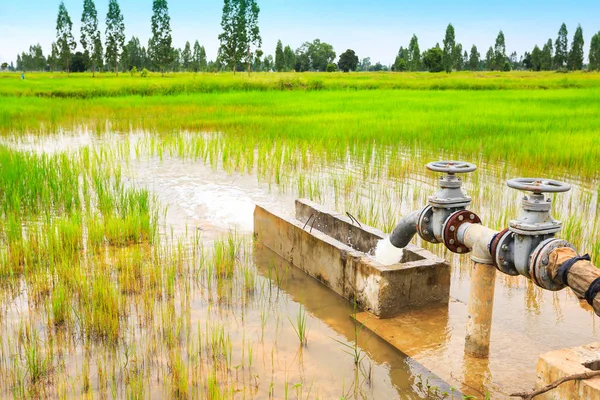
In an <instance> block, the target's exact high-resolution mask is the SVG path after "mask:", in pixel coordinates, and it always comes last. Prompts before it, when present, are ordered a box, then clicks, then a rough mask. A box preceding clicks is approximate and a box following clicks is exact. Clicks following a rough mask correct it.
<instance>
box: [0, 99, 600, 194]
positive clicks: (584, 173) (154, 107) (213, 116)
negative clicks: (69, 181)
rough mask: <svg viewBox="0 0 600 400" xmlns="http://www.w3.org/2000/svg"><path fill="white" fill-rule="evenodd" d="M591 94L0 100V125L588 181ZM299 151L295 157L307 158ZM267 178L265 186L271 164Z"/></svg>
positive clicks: (597, 147)
mask: <svg viewBox="0 0 600 400" xmlns="http://www.w3.org/2000/svg"><path fill="white" fill-rule="evenodd" d="M599 98H600V89H565V90H547V91H525V90H504V91H460V90H459V91H457V90H447V91H443V92H437V91H409V90H373V91H359V92H348V91H329V92H308V93H307V92H294V91H292V92H267V93H262V92H250V93H245V92H244V93H219V94H193V95H176V96H155V97H140V96H130V97H119V98H97V99H90V100H80V99H42V98H20V99H16V98H10V97H4V98H2V97H0V131H1V132H3V133H4V134H8V133H12V134H17V133H18V132H22V133H31V132H39V133H43V132H56V131H59V130H61V129H66V130H71V129H72V130H76V129H79V127H80V126H82V125H85V126H87V127H88V128H89V129H91V130H92V131H97V132H105V131H110V132H129V131H130V130H131V129H143V130H147V131H150V132H158V133H161V134H162V135H163V136H164V135H165V134H167V133H172V132H179V131H181V130H185V131H191V132H221V133H223V136H222V137H221V138H220V139H219V141H220V143H218V144H217V146H218V147H219V148H220V149H223V151H224V154H223V155H222V159H219V160H212V161H211V162H215V163H216V162H219V163H220V162H225V163H233V162H236V160H237V159H238V158H236V157H239V154H240V152H246V153H248V151H249V150H252V155H250V154H247V156H246V160H239V161H240V162H246V163H247V165H248V167H250V165H252V163H254V162H255V160H253V159H251V157H253V155H254V151H253V150H254V149H257V151H258V152H257V155H258V157H261V156H263V155H264V154H266V153H269V154H271V155H272V150H273V148H274V147H276V148H277V149H278V151H284V153H282V154H281V155H280V156H281V157H285V156H286V153H285V149H288V150H289V149H298V150H300V151H301V152H305V153H306V151H309V152H310V154H311V156H312V157H314V158H327V159H335V160H339V159H342V158H344V157H345V156H346V155H347V154H348V153H349V154H350V155H351V156H353V157H355V158H357V159H361V160H363V161H365V162H369V163H378V162H381V161H382V159H383V158H385V157H387V155H386V154H387V153H388V152H392V154H393V153H396V152H398V151H406V150H411V149H416V150H418V151H419V152H423V151H425V152H429V153H431V154H438V153H439V152H443V153H444V154H445V155H446V157H457V158H458V157H462V158H465V159H469V160H471V161H475V162H479V161H480V160H482V161H484V162H486V163H497V162H503V163H507V164H508V165H510V166H512V167H515V168H519V169H526V170H528V171H530V173H538V172H539V173H541V172H546V171H552V175H553V176H555V177H557V176H563V175H565V174H567V171H568V173H569V174H572V175H578V176H580V177H582V178H594V177H595V176H597V174H598V169H597V168H596V164H597V160H598V159H599V156H600V135H599V134H598V133H599V132H598V131H599V130H600V128H599V127H600V102H599V101H598V99H599ZM177 146H178V144H177V143H173V145H172V147H177ZM376 149H381V151H377V152H374V151H373V150H376ZM161 151H162V150H161ZM185 151H186V152H189V151H190V150H189V149H187V150H185ZM217 152H218V151H217ZM215 154H216V152H215ZM304 157H305V159H302V160H299V162H301V163H304V162H308V160H306V155H305V156H304ZM282 161H286V160H282ZM215 165H216V164H215ZM259 167H260V166H259ZM273 174H275V175H274V176H273V178H274V181H275V182H276V180H277V179H278V176H279V175H280V174H281V171H278V170H277V169H274V170H273ZM276 183H277V182H276Z"/></svg>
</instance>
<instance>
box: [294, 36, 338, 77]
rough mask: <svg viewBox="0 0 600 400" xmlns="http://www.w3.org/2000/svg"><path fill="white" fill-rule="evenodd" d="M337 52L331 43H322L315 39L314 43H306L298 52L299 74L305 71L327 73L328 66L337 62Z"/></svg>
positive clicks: (297, 68)
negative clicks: (334, 61)
mask: <svg viewBox="0 0 600 400" xmlns="http://www.w3.org/2000/svg"><path fill="white" fill-rule="evenodd" d="M335 56H336V54H335V51H334V50H333V46H332V45H330V44H329V43H325V42H321V40H320V39H315V40H313V41H312V42H304V43H303V44H302V46H300V47H299V48H298V49H297V50H296V65H295V69H296V71H298V72H303V71H309V70H314V71H321V72H323V71H325V68H327V64H330V63H332V62H333V60H335Z"/></svg>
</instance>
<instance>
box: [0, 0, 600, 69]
mask: <svg viewBox="0 0 600 400" xmlns="http://www.w3.org/2000/svg"><path fill="white" fill-rule="evenodd" d="M152 12H153V13H152V19H151V30H152V36H151V37H150V39H149V40H148V43H147V45H146V46H143V45H142V44H141V43H140V40H139V39H138V38H137V37H135V36H133V37H131V39H130V40H129V41H128V42H127V43H125V22H124V18H123V14H122V13H121V10H120V7H119V3H118V0H109V3H108V13H107V15H106V20H105V21H106V29H105V32H104V42H103V41H102V37H101V33H100V30H99V28H98V14H97V11H96V6H95V3H94V0H83V13H82V16H81V30H80V40H79V44H80V45H81V50H80V51H75V50H76V48H77V43H76V41H75V38H74V36H73V32H72V30H73V24H72V21H71V17H70V15H69V13H68V11H67V9H66V7H65V5H64V3H63V2H61V3H60V5H59V9H58V16H57V20H56V41H54V42H53V43H52V46H51V52H50V54H48V56H44V54H43V51H42V48H41V46H40V45H39V44H36V45H32V46H30V47H29V51H28V52H23V53H21V54H19V55H17V62H16V64H17V65H16V67H14V66H13V64H12V63H11V65H10V66H8V64H6V63H5V64H3V65H2V68H3V69H7V68H8V69H12V70H22V71H31V70H50V71H56V70H64V71H66V72H71V71H75V72H83V71H91V72H92V73H95V72H97V71H111V70H112V71H114V72H115V73H116V74H117V75H118V73H119V71H141V70H144V69H147V70H153V71H160V72H162V73H163V74H164V72H165V71H175V72H177V71H194V72H199V71H200V72H202V71H223V70H231V71H233V72H234V74H235V73H236V71H242V70H244V69H246V70H247V71H248V73H250V72H251V71H278V72H282V71H296V72H304V71H335V70H338V69H339V70H341V71H344V72H349V71H387V70H392V71H397V72H402V71H430V72H442V71H445V72H447V73H450V72H452V71H461V70H471V71H482V70H488V71H509V70H534V71H540V70H558V71H568V70H569V71H573V70H581V69H583V68H584V67H585V65H584V39H583V30H582V28H581V26H578V27H577V29H576V30H575V33H574V35H573V39H572V41H571V43H570V45H569V40H568V31H567V27H566V25H565V24H564V23H563V24H562V26H561V27H560V29H559V31H558V36H557V38H556V39H555V40H554V41H553V40H552V39H548V41H547V42H546V43H545V44H544V45H543V46H542V47H541V48H540V47H539V46H538V45H536V46H535V47H534V48H533V49H532V50H531V51H527V52H525V53H524V54H523V55H521V57H520V58H518V56H517V53H516V52H513V53H511V54H510V55H507V53H506V40H505V37H504V33H503V32H502V31H500V32H499V33H498V35H497V37H496V42H495V44H494V45H493V46H490V47H489V49H488V50H487V52H486V53H485V56H484V57H482V55H481V53H480V52H479V50H478V49H477V46H475V45H472V46H471V49H470V51H467V49H466V48H463V46H462V44H461V43H457V42H456V39H455V30H454V26H453V25H452V24H449V25H448V27H447V28H446V34H445V37H444V39H443V41H442V45H441V46H440V44H439V43H438V44H436V45H435V46H434V47H432V48H430V49H427V50H425V51H423V52H421V49H420V47H419V39H418V37H417V36H416V35H413V36H412V38H411V40H410V42H409V44H408V46H407V47H406V48H405V47H403V46H401V47H400V49H399V50H398V53H397V55H396V57H395V60H394V63H393V64H392V65H390V66H386V65H382V64H381V63H379V62H377V63H375V64H371V60H370V58H369V57H365V58H363V59H359V58H358V56H357V55H356V53H355V52H354V51H353V50H351V49H348V50H346V51H345V52H344V53H342V54H340V56H339V59H338V61H337V63H336V62H335V60H336V52H335V51H334V49H333V46H332V45H331V44H328V43H326V42H322V41H321V40H320V39H315V40H313V41H312V42H304V43H303V44H302V45H301V46H300V47H299V48H297V49H296V50H295V51H294V50H292V48H291V47H290V46H289V45H286V46H285V47H284V46H283V44H282V42H281V40H279V41H278V42H277V46H276V48H275V57H273V56H271V55H265V54H264V52H263V50H262V49H261V45H262V38H261V36H260V29H259V25H258V16H259V13H260V7H259V6H258V4H257V2H256V0H224V3H223V13H222V19H221V29H222V32H221V33H220V34H219V36H218V39H219V43H220V46H219V51H218V55H217V58H216V60H214V61H207V57H206V50H205V49H204V46H201V45H200V43H199V42H198V40H196V41H195V42H194V44H193V46H192V45H191V44H190V42H189V41H187V42H186V43H185V46H184V48H183V49H177V48H175V47H173V45H172V37H171V26H170V23H171V20H170V16H169V10H168V5H167V0H153V2H152ZM587 68H588V69H589V70H600V32H598V33H597V34H595V35H594V36H593V37H592V40H591V43H590V47H589V63H588V65H587Z"/></svg>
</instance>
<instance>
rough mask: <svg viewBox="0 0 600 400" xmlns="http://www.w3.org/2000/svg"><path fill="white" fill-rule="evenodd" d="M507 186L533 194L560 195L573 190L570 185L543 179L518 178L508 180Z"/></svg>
mask: <svg viewBox="0 0 600 400" xmlns="http://www.w3.org/2000/svg"><path fill="white" fill-rule="evenodd" d="M506 184H507V185H508V187H510V188H513V189H518V190H525V191H528V192H533V193H559V192H568V191H569V190H570V189H571V185H569V184H568V183H565V182H561V181H555V180H553V179H543V178H516V179H510V180H508V181H507V182H506Z"/></svg>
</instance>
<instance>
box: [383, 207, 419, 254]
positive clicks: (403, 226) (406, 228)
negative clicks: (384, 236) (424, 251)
mask: <svg viewBox="0 0 600 400" xmlns="http://www.w3.org/2000/svg"><path fill="white" fill-rule="evenodd" d="M420 213H421V211H415V212H412V213H410V214H408V215H406V216H404V217H402V219H401V220H400V222H399V223H398V225H396V227H395V228H394V231H393V232H392V234H391V235H390V242H391V243H392V244H393V245H394V247H397V248H399V249H402V248H404V247H406V245H407V244H408V243H410V241H411V239H412V238H413V236H415V234H416V233H417V221H418V219H419V214H420Z"/></svg>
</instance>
